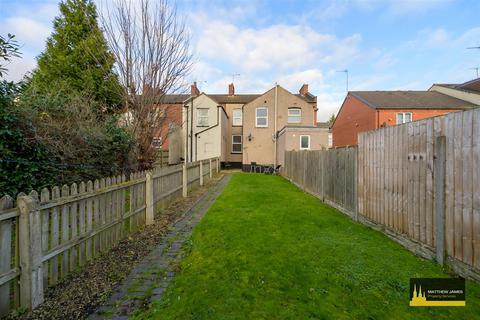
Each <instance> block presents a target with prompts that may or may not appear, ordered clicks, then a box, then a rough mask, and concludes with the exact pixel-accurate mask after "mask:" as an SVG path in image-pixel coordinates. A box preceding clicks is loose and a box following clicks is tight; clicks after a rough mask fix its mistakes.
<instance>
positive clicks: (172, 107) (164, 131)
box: [154, 104, 182, 150]
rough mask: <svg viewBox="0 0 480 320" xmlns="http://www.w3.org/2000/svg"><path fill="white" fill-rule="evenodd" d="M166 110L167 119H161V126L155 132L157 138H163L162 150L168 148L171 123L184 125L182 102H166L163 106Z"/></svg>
mask: <svg viewBox="0 0 480 320" xmlns="http://www.w3.org/2000/svg"><path fill="white" fill-rule="evenodd" d="M161 108H162V109H164V110H165V117H166V118H165V119H162V120H161V126H160V128H158V130H157V132H156V133H155V135H154V136H155V138H160V137H161V138H162V141H163V144H162V148H161V149H162V150H168V143H169V142H168V130H169V127H170V123H172V122H173V123H175V124H176V125H177V126H179V127H181V126H182V104H166V105H163V106H162V107H161Z"/></svg>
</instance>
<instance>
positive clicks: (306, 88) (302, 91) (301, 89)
mask: <svg viewBox="0 0 480 320" xmlns="http://www.w3.org/2000/svg"><path fill="white" fill-rule="evenodd" d="M299 92H300V94H301V95H302V96H306V95H307V93H308V84H306V83H305V84H304V85H303V86H302V87H301V88H300V90H299Z"/></svg>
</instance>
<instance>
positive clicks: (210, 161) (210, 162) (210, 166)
mask: <svg viewBox="0 0 480 320" xmlns="http://www.w3.org/2000/svg"><path fill="white" fill-rule="evenodd" d="M208 168H209V170H210V179H212V159H208Z"/></svg>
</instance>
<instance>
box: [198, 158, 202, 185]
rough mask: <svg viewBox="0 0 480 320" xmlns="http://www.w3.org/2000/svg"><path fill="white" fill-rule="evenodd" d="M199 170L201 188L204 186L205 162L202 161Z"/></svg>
mask: <svg viewBox="0 0 480 320" xmlns="http://www.w3.org/2000/svg"><path fill="white" fill-rule="evenodd" d="M198 170H199V171H200V186H203V160H200V165H199V166H198Z"/></svg>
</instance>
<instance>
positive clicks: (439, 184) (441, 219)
mask: <svg viewBox="0 0 480 320" xmlns="http://www.w3.org/2000/svg"><path fill="white" fill-rule="evenodd" d="M445 150H446V138H445V136H440V137H437V138H436V139H435V150H434V155H435V157H434V162H433V167H434V177H435V242H436V259H437V263H438V264H440V265H443V264H444V262H445V158H446V155H445Z"/></svg>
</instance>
